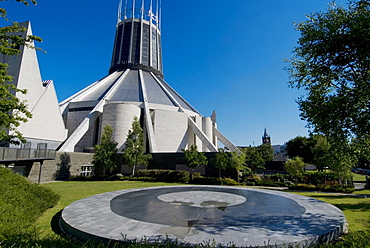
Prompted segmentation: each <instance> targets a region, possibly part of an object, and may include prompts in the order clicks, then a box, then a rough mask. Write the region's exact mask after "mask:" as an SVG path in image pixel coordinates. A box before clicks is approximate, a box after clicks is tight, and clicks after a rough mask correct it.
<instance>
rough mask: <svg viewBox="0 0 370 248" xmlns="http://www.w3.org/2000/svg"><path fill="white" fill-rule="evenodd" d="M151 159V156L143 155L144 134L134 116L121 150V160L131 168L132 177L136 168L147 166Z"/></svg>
mask: <svg viewBox="0 0 370 248" xmlns="http://www.w3.org/2000/svg"><path fill="white" fill-rule="evenodd" d="M151 158H152V155H151V154H145V149H144V132H143V129H142V128H141V126H140V122H139V120H138V118H137V117H136V116H135V117H134V120H133V122H132V129H131V130H129V131H128V134H127V140H126V143H125V148H124V149H123V159H124V161H125V163H126V164H127V165H128V166H130V167H132V176H134V175H135V169H136V166H138V165H147V164H148V163H149V160H150V159H151Z"/></svg>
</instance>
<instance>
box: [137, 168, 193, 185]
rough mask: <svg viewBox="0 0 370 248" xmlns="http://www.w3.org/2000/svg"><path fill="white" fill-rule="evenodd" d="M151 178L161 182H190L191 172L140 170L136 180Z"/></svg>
mask: <svg viewBox="0 0 370 248" xmlns="http://www.w3.org/2000/svg"><path fill="white" fill-rule="evenodd" d="M140 177H151V178H153V179H154V181H159V182H167V183H174V182H187V181H189V172H187V171H177V170H138V171H137V172H136V173H135V176H134V178H140Z"/></svg>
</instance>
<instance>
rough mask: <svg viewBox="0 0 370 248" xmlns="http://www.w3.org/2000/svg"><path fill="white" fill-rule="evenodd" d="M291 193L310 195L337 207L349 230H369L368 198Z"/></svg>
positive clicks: (369, 212)
mask: <svg viewBox="0 0 370 248" xmlns="http://www.w3.org/2000/svg"><path fill="white" fill-rule="evenodd" d="M355 192H356V191H355ZM291 193H295V194H299V195H304V196H307V197H312V198H315V199H318V200H321V201H324V202H327V203H330V204H332V205H334V206H336V207H338V208H339V209H340V210H342V211H343V213H344V215H345V216H346V219H347V221H348V226H349V230H350V232H359V231H367V230H370V198H362V197H357V196H356V195H352V196H351V195H340V194H324V193H309V192H299V193H297V192H291Z"/></svg>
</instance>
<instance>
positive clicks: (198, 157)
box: [182, 145, 208, 180]
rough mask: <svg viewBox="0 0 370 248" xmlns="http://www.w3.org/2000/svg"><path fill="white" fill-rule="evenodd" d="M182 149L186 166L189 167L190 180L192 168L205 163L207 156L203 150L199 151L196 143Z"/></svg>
mask: <svg viewBox="0 0 370 248" xmlns="http://www.w3.org/2000/svg"><path fill="white" fill-rule="evenodd" d="M182 151H183V152H184V154H185V161H186V167H188V168H190V169H191V180H193V179H194V174H193V172H194V169H195V168H196V167H197V166H199V165H202V164H204V165H207V164H208V161H207V157H206V156H205V155H204V152H199V151H198V147H197V146H196V145H191V146H190V149H189V150H184V149H182Z"/></svg>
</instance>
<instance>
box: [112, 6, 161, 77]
mask: <svg viewBox="0 0 370 248" xmlns="http://www.w3.org/2000/svg"><path fill="white" fill-rule="evenodd" d="M159 1H160V0H146V1H145V0H131V1H128V0H126V2H125V6H124V8H122V0H121V3H120V7H119V11H118V22H117V27H116V37H115V42H114V48H113V56H112V64H111V68H110V70H109V72H110V73H112V72H115V71H117V70H124V69H143V70H146V71H151V72H153V73H154V74H156V75H157V76H159V77H161V78H163V71H162V49H161V47H162V46H161V31H160V2H159Z"/></svg>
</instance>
